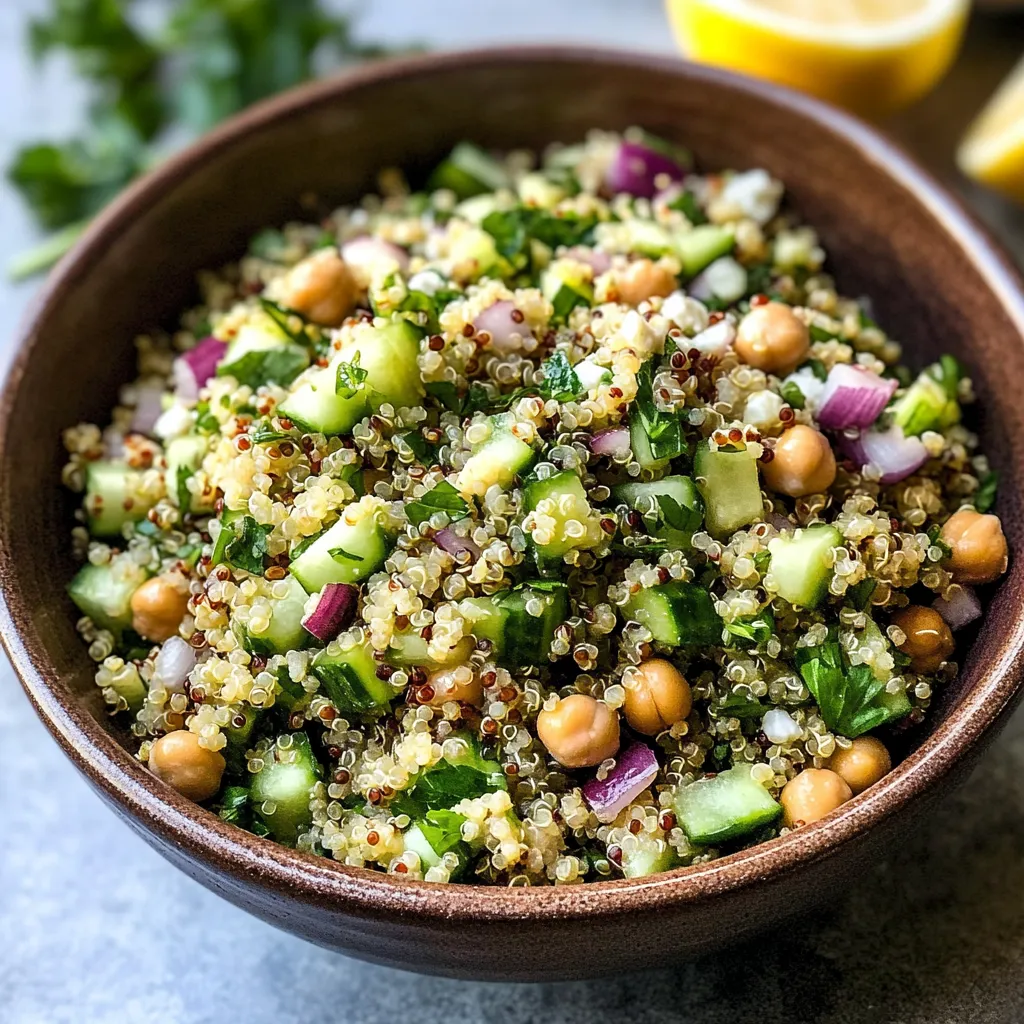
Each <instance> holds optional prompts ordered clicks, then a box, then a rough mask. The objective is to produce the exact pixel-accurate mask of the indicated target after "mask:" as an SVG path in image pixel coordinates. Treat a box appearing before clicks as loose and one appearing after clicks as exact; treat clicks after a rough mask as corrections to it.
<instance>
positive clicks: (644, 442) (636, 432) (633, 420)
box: [629, 416, 671, 471]
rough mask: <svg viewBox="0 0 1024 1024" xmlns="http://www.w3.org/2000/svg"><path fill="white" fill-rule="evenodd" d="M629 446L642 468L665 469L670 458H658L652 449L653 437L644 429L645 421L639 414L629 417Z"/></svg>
mask: <svg viewBox="0 0 1024 1024" xmlns="http://www.w3.org/2000/svg"><path fill="white" fill-rule="evenodd" d="M629 447H630V448H631V449H632V450H633V458H635V459H636V461H637V462H638V463H639V464H640V468H641V469H649V470H651V471H655V470H660V469H665V468H666V467H667V466H668V464H669V462H670V461H671V460H670V459H656V458H655V457H654V452H653V451H652V450H651V439H650V438H649V437H648V436H647V431H646V430H644V425H643V423H641V422H640V417H639V416H630V417H629Z"/></svg>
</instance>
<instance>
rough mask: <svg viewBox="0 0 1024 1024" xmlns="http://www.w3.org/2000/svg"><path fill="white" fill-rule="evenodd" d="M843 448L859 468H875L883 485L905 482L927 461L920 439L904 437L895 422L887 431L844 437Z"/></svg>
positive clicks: (872, 431)
mask: <svg viewBox="0 0 1024 1024" xmlns="http://www.w3.org/2000/svg"><path fill="white" fill-rule="evenodd" d="M842 446H843V449H844V451H845V452H846V454H847V455H849V457H850V458H851V459H853V461H854V462H856V463H857V465H858V466H859V467H861V468H862V469H863V467H864V466H866V465H868V463H871V464H872V465H875V466H878V468H879V469H881V471H882V478H881V482H882V483H883V484H894V483H897V482H898V481H900V480H905V479H906V478H907V477H908V476H910V474H911V473H916V472H917V471H918V470H919V469H920V468H921V467H922V466H923V465H924V464H925V463H926V462H927V461H928V449H927V448H925V446H924V444H923V443H922V441H921V439H920V438H917V437H905V436H904V434H903V428H902V427H900V425H899V424H898V423H894V424H893V425H892V426H891V427H890V428H889V429H888V430H884V431H880V430H867V431H863V432H862V433H860V434H858V435H857V437H855V438H843V439H842Z"/></svg>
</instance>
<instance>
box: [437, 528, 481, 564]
mask: <svg viewBox="0 0 1024 1024" xmlns="http://www.w3.org/2000/svg"><path fill="white" fill-rule="evenodd" d="M434 540H435V541H436V542H437V546H438V547H439V548H442V549H443V550H444V551H447V552H448V554H449V555H454V556H455V557H456V558H458V556H459V555H461V554H462V552H463V551H468V552H469V553H470V555H472V556H473V561H476V560H477V559H478V558H479V557H480V549H479V548H478V547H477V546H476V545H475V544H474V543H473V542H472V541H471V540H470V539H469V538H468V537H460V536H459V535H458V534H457V533H456V532H455V531H454V530H453V529H452V528H451V527H450V526H446V527H445V528H444V529H443V530H438V531H437V533H435V534H434Z"/></svg>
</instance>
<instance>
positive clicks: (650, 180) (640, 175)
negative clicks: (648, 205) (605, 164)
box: [605, 142, 683, 199]
mask: <svg viewBox="0 0 1024 1024" xmlns="http://www.w3.org/2000/svg"><path fill="white" fill-rule="evenodd" d="M662 176H664V177H665V178H667V179H668V180H670V181H682V179H683V169H682V167H680V166H679V164H677V163H676V162H675V161H674V160H671V159H669V158H668V157H667V156H665V154H664V153H659V152H657V151H656V150H653V149H650V148H649V147H648V146H644V145H642V144H641V143H639V142H623V143H622V144H621V145H620V146H619V150H618V152H617V153H616V154H615V158H614V159H613V160H612V162H611V165H610V166H609V168H608V171H607V173H606V174H605V184H606V185H607V186H608V188H609V190H610V191H611V192H616V193H617V192H628V193H629V194H630V195H633V196H643V197H644V198H646V199H650V198H651V197H652V196H654V194H655V193H656V192H657V191H658V184H656V179H658V178H659V177H662ZM662 184H663V183H662Z"/></svg>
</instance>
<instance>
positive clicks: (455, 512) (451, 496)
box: [405, 480, 469, 526]
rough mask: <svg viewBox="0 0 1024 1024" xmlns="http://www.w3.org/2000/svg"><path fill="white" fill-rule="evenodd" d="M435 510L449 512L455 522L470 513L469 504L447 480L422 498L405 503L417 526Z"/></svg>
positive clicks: (407, 512) (410, 520) (410, 518)
mask: <svg viewBox="0 0 1024 1024" xmlns="http://www.w3.org/2000/svg"><path fill="white" fill-rule="evenodd" d="M435 512H447V513H448V518H449V519H451V520H452V522H454V521H455V520H457V519H462V518H463V516H465V515H467V514H468V512H469V506H468V505H467V504H466V502H465V501H463V499H462V497H461V495H460V494H459V492H458V491H457V490H455V488H454V487H453V486H452V485H451V484H450V483H448V481H447V480H442V481H441V482H440V483H439V484H437V486H435V487H434V488H433V489H432V490H429V491H427V493H426V494H424V495H423V496H422V497H421V498H417V499H416V500H415V501H407V502H406V503H405V514H406V515H407V516H408V517H409V522H411V523H413V524H414V525H415V526H419V525H420V523H423V522H426V520H428V519H429V518H430V517H431V516H432V515H433V514H434V513H435Z"/></svg>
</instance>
